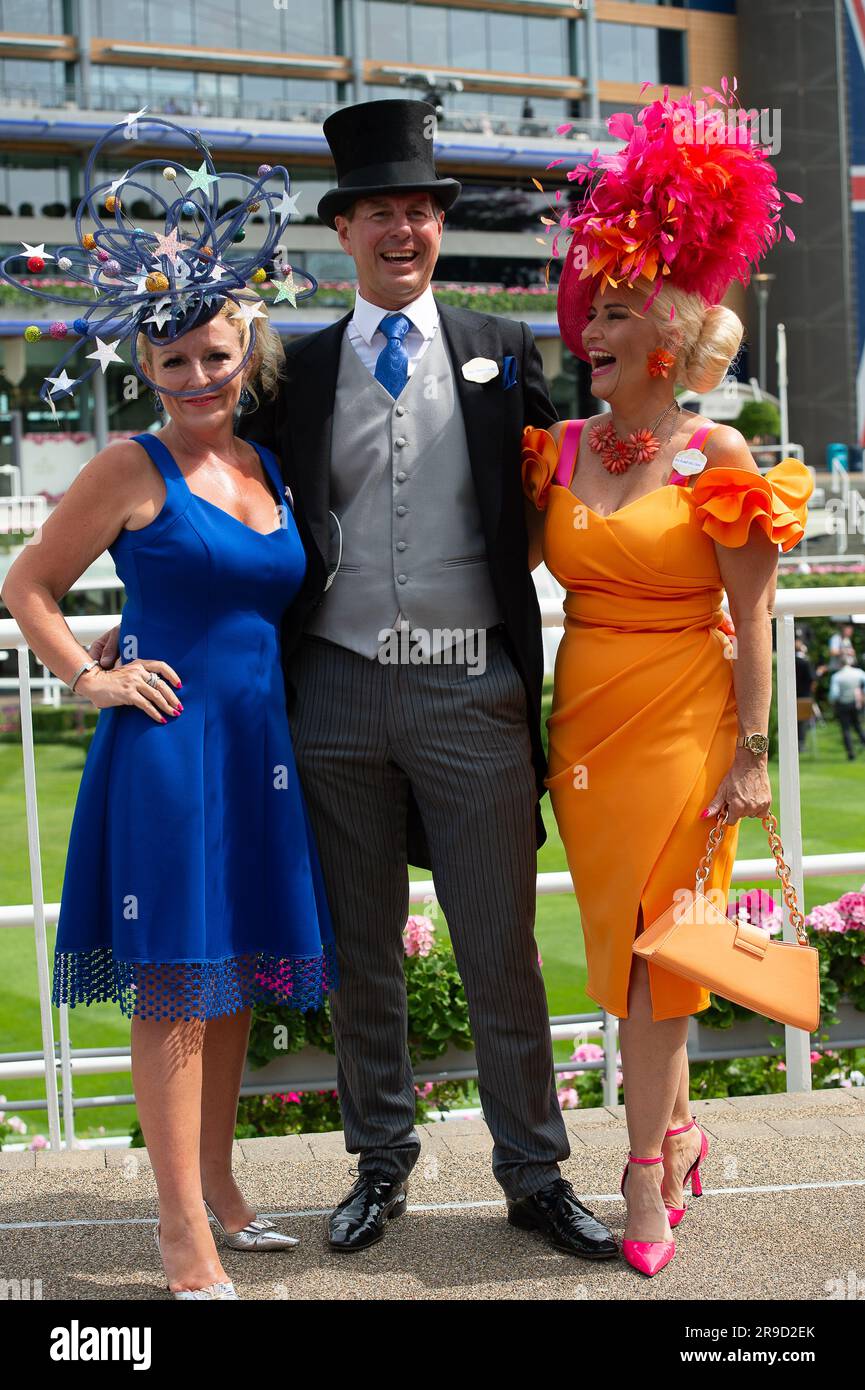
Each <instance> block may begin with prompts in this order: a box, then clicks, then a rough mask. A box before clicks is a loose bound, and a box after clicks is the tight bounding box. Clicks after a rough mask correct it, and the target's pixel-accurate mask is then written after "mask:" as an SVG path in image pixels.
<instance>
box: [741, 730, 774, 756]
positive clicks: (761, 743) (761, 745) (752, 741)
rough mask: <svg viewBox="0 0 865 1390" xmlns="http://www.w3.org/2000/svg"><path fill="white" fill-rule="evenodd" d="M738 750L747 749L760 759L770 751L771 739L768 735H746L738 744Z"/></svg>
mask: <svg viewBox="0 0 865 1390" xmlns="http://www.w3.org/2000/svg"><path fill="white" fill-rule="evenodd" d="M736 747H737V748H747V749H748V750H749V752H751V753H754V754H755V755H756V756H757V757H758V758H759V757H762V755H763V754H764V753H768V751H769V737H768V735H767V734H745V737H744V738H740V739H739V741H738V742H737V744H736Z"/></svg>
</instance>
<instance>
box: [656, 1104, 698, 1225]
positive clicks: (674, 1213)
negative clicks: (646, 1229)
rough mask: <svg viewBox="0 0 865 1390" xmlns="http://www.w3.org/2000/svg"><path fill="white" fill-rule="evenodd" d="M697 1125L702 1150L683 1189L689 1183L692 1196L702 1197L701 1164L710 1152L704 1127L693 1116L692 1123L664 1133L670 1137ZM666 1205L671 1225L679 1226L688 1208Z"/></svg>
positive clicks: (684, 1182) (667, 1203)
mask: <svg viewBox="0 0 865 1390" xmlns="http://www.w3.org/2000/svg"><path fill="white" fill-rule="evenodd" d="M695 1125H697V1130H698V1132H699V1135H700V1152H699V1153H698V1154H697V1157H696V1158H695V1159H694V1162H693V1163H692V1164H691V1166H690V1168H689V1169H688V1171H687V1173H686V1174H685V1176H684V1178H683V1179H682V1191H684V1189H685V1184H686V1183H689V1184H690V1188H691V1195H692V1197H702V1195H703V1180H702V1178H701V1177H700V1164H701V1163H702V1162H703V1159H704V1158H705V1157H706V1155H707V1153H708V1152H709V1140H708V1138H707V1136H706V1134H705V1133H704V1131H703V1130H702V1129H700V1126H699V1125H698V1124H697V1121H696V1119H695V1118H694V1117H693V1116H692V1117H691V1122H690V1124H687V1125H682V1126H681V1127H680V1128H679V1129H668V1130H667V1132H666V1134H665V1135H664V1138H665V1139H667V1138H669V1136H670V1135H671V1134H686V1133H687V1131H688V1130H689V1129H693V1128H694V1126H695ZM664 1205H665V1207H666V1208H667V1216H668V1218H669V1221H670V1225H671V1226H678V1224H679V1222H680V1221H681V1219H682V1217H683V1216H684V1215H685V1212H686V1210H687V1208H686V1207H673V1206H671V1205H670V1204H669V1202H665V1203H664Z"/></svg>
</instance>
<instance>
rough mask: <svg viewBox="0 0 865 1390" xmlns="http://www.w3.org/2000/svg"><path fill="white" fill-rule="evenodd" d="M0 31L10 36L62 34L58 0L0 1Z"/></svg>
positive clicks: (61, 18)
mask: <svg viewBox="0 0 865 1390" xmlns="http://www.w3.org/2000/svg"><path fill="white" fill-rule="evenodd" d="M0 29H6V30H8V32H9V33H10V34H62V33H63V17H62V13H61V7H60V0H0Z"/></svg>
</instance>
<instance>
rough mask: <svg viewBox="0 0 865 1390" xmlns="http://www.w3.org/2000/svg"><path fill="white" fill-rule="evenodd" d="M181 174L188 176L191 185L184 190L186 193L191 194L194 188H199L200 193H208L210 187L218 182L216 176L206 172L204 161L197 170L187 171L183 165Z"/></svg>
mask: <svg viewBox="0 0 865 1390" xmlns="http://www.w3.org/2000/svg"><path fill="white" fill-rule="evenodd" d="M183 172H184V173H185V174H188V175H189V177H190V179H191V183H190V184H189V187H188V188H187V190H186V191H187V193H191V192H192V190H193V189H194V188H200V189H201V191H202V193H209V192H210V185H211V184H212V183H218V182H219V175H218V174H209V173H208V172H207V163H206V161H204V160H202V163H201V166H200V168H198V169H187V168H186V165H184V166H183Z"/></svg>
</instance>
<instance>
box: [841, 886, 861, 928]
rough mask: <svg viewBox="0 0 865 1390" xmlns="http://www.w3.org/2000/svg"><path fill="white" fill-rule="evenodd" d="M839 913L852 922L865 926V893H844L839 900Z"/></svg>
mask: <svg viewBox="0 0 865 1390" xmlns="http://www.w3.org/2000/svg"><path fill="white" fill-rule="evenodd" d="M838 911H839V912H842V913H843V914H844V915H845V917H848V918H849V919H850V921H852V922H856V923H858V924H859V925H860V926H865V893H843V894H842V895H841V897H840V898H839V899H838Z"/></svg>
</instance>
